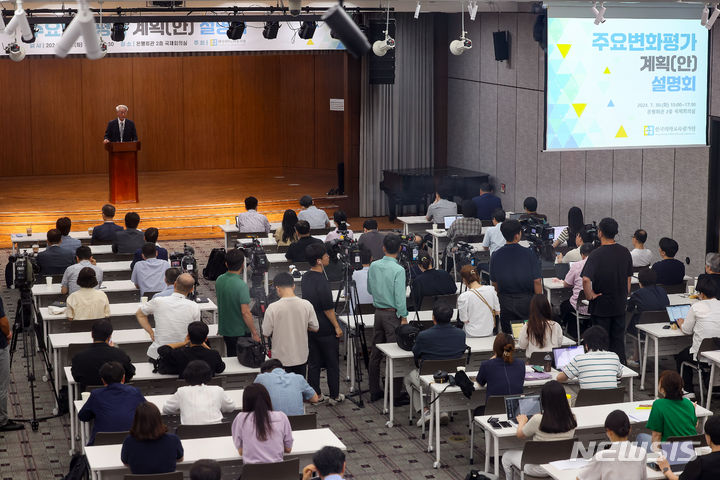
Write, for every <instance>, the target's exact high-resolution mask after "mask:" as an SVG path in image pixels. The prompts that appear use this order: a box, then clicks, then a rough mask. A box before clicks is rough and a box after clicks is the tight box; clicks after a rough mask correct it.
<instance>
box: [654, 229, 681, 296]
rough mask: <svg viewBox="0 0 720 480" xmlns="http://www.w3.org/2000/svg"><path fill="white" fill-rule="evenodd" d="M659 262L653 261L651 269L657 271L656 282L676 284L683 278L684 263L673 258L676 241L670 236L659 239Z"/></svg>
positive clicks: (676, 248)
mask: <svg viewBox="0 0 720 480" xmlns="http://www.w3.org/2000/svg"><path fill="white" fill-rule="evenodd" d="M659 246H660V248H658V252H659V253H660V258H662V260H660V261H659V262H655V263H653V266H652V269H653V270H655V273H657V283H658V284H660V285H677V284H679V283H682V282H683V280H684V279H685V264H684V263H682V262H681V261H680V260H675V254H676V253H677V251H678V243H677V242H676V241H675V240H673V239H672V238H667V237H663V238H661V239H660V243H659Z"/></svg>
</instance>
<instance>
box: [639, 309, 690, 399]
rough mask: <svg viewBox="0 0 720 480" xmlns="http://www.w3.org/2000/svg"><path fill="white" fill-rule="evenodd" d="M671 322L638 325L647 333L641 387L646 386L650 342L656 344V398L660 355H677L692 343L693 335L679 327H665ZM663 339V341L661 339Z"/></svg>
mask: <svg viewBox="0 0 720 480" xmlns="http://www.w3.org/2000/svg"><path fill="white" fill-rule="evenodd" d="M669 325H670V323H645V324H640V325H638V326H637V329H638V331H639V332H643V333H644V334H645V350H644V352H643V358H642V372H641V373H642V376H641V377H640V389H641V390H642V389H644V388H645V372H646V371H647V361H648V349H649V348H650V343H651V340H652V344H653V346H654V348H653V350H654V353H655V376H654V379H655V382H654V388H655V398H657V396H658V369H659V366H658V363H659V360H660V355H661V354H662V355H675V354H676V353H678V352H679V351H680V350H682V349H683V348H685V347H687V346H688V345H690V344H692V335H685V334H684V333H683V332H682V330H680V329H679V328H677V329H672V328H664V327H666V326H669ZM661 340H662V341H661Z"/></svg>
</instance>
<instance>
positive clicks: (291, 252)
mask: <svg viewBox="0 0 720 480" xmlns="http://www.w3.org/2000/svg"><path fill="white" fill-rule="evenodd" d="M295 231H296V232H297V234H298V240H297V241H296V242H293V243H292V244H290V246H289V247H288V250H287V252H285V258H287V259H288V260H290V261H291V262H295V263H298V262H305V261H306V259H305V249H306V248H307V246H308V245H312V244H313V243H322V240H318V239H317V238H315V237H313V236H311V235H310V224H309V223H308V222H307V221H305V220H298V222H297V223H296V224H295Z"/></svg>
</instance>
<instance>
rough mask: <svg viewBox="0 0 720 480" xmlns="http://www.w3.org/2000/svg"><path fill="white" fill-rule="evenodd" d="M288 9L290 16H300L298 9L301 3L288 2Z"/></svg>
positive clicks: (296, 1)
mask: <svg viewBox="0 0 720 480" xmlns="http://www.w3.org/2000/svg"><path fill="white" fill-rule="evenodd" d="M288 7H289V10H290V15H292V16H293V17H297V16H298V15H300V9H301V8H302V2H301V1H300V0H288Z"/></svg>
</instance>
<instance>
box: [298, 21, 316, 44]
mask: <svg viewBox="0 0 720 480" xmlns="http://www.w3.org/2000/svg"><path fill="white" fill-rule="evenodd" d="M316 28H317V23H316V22H302V25H300V31H299V32H298V37H300V38H302V39H303V40H310V39H311V38H312V37H313V35H315V29H316Z"/></svg>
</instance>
